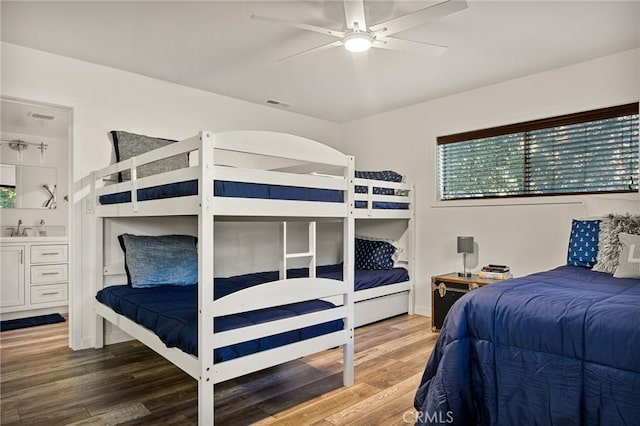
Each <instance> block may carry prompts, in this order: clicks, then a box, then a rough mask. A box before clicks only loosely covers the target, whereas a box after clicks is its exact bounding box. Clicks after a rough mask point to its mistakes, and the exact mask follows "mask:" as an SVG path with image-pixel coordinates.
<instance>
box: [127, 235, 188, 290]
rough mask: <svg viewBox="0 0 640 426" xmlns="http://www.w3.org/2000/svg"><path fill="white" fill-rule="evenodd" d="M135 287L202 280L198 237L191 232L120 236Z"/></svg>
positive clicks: (128, 269)
mask: <svg viewBox="0 0 640 426" xmlns="http://www.w3.org/2000/svg"><path fill="white" fill-rule="evenodd" d="M118 241H119V242H120V247H122V251H124V260H125V270H126V271H127V278H128V279H129V285H131V287H133V288H146V287H156V286H161V285H193V284H197V283H198V250H197V249H196V242H197V239H196V237H192V236H190V235H161V236H140V235H131V234H122V235H120V236H118Z"/></svg>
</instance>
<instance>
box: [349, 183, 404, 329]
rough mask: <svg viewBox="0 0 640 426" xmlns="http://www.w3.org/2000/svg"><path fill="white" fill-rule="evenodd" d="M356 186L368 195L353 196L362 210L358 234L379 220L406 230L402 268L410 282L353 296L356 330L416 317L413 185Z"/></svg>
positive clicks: (363, 291)
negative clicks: (395, 318)
mask: <svg viewBox="0 0 640 426" xmlns="http://www.w3.org/2000/svg"><path fill="white" fill-rule="evenodd" d="M354 184H355V185H356V187H361V188H362V187H364V188H366V190H365V192H361V193H355V194H354V203H356V205H357V206H358V207H359V208H356V209H355V210H354V212H355V218H356V222H357V223H356V233H357V229H358V226H357V225H358V224H361V223H363V222H367V225H369V224H370V222H372V221H376V220H381V221H384V222H387V221H388V220H393V221H398V222H402V223H403V224H404V226H406V228H405V230H404V238H402V240H403V241H402V246H403V247H402V250H404V251H405V253H403V256H402V258H403V262H402V263H403V264H402V265H401V266H402V267H404V268H406V269H407V271H408V273H409V279H408V280H407V281H402V282H399V283H394V284H388V285H383V286H379V287H374V288H369V289H363V290H357V291H355V292H354V298H355V299H354V302H355V326H356V327H359V326H362V325H365V324H369V323H373V322H376V321H380V320H383V319H386V318H390V317H393V316H396V315H401V314H405V313H409V314H413V313H414V280H415V254H414V253H415V225H414V206H415V202H414V192H415V191H414V185H413V184H412V183H408V182H389V181H383V180H378V179H364V178H354ZM374 188H378V190H374ZM376 192H378V193H376ZM381 193H382V194H381ZM385 194H386V195H385ZM363 203H364V206H363ZM381 207H382V208H381ZM393 239H395V238H393Z"/></svg>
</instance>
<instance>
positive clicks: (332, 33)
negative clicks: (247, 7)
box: [251, 15, 345, 37]
mask: <svg viewBox="0 0 640 426" xmlns="http://www.w3.org/2000/svg"><path fill="white" fill-rule="evenodd" d="M251 19H253V20H255V21H262V22H270V23H272V24H282V25H287V26H289V27H294V28H299V29H301V30H306V31H312V32H314V33H320V34H326V35H330V36H334V37H344V34H345V33H343V32H342V31H335V30H331V29H329V28H322V27H317V26H315V25H309V24H301V23H299V22H291V21H285V20H284V19H279V18H270V17H268V16H260V15H251Z"/></svg>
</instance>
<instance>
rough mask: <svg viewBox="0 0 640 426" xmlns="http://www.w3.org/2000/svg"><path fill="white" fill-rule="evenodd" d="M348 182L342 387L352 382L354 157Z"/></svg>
mask: <svg viewBox="0 0 640 426" xmlns="http://www.w3.org/2000/svg"><path fill="white" fill-rule="evenodd" d="M345 173H346V174H347V175H346V178H347V181H348V186H347V191H346V192H345V196H346V200H345V201H346V203H347V212H346V217H344V218H343V231H342V232H343V244H344V246H343V255H342V256H343V271H342V276H343V279H344V282H345V284H346V285H347V290H346V293H345V296H344V304H345V306H346V307H347V317H346V318H345V330H346V332H347V333H348V336H347V343H345V345H344V346H343V361H344V363H343V365H344V371H343V377H342V383H343V384H344V386H351V385H353V382H354V371H353V358H354V338H353V329H354V327H355V323H354V315H355V310H354V294H353V286H354V282H355V269H354V268H355V253H354V251H355V238H356V235H355V217H354V208H355V206H354V201H353V198H354V192H355V181H354V178H355V165H354V157H353V156H351V155H350V156H348V164H347V169H346V171H345Z"/></svg>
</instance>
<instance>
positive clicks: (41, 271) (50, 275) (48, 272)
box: [31, 263, 67, 284]
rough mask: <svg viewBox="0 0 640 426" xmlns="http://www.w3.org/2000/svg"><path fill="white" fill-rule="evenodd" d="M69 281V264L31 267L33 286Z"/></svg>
mask: <svg viewBox="0 0 640 426" xmlns="http://www.w3.org/2000/svg"><path fill="white" fill-rule="evenodd" d="M59 281H67V264H66V263H65V264H62V265H35V266H32V267H31V284H45V283H56V282H59Z"/></svg>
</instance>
